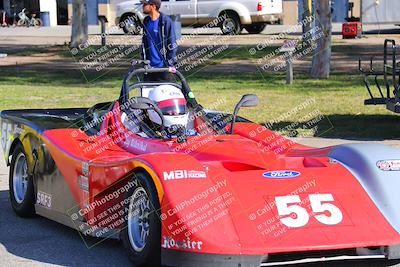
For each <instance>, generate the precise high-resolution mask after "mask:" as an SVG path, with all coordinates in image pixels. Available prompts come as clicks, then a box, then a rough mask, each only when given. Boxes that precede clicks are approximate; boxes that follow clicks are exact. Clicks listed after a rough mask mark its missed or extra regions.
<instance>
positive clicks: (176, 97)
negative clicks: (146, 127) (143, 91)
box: [149, 85, 189, 128]
mask: <svg viewBox="0 0 400 267" xmlns="http://www.w3.org/2000/svg"><path fill="white" fill-rule="evenodd" d="M149 99H151V100H153V101H154V102H155V103H156V104H157V106H158V107H159V108H160V110H161V112H162V113H163V115H164V126H165V127H166V128H168V127H170V126H172V125H181V126H184V127H186V125H187V123H188V119H189V113H188V111H187V107H186V99H185V97H184V95H183V94H182V92H181V90H180V89H179V88H177V87H175V86H172V85H160V86H157V87H156V88H154V89H153V90H151V91H150V93H149ZM149 118H150V120H151V121H152V122H154V123H156V124H158V125H161V118H160V116H159V115H158V114H157V113H156V112H155V111H154V110H149Z"/></svg>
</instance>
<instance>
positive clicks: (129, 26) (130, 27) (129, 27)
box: [125, 19, 139, 33]
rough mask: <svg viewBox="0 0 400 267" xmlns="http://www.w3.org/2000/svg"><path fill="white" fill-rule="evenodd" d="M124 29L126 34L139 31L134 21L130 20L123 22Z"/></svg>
mask: <svg viewBox="0 0 400 267" xmlns="http://www.w3.org/2000/svg"><path fill="white" fill-rule="evenodd" d="M125 29H126V31H127V32H130V33H136V32H138V31H139V28H138V26H137V25H136V23H135V21H133V20H132V19H127V20H125Z"/></svg>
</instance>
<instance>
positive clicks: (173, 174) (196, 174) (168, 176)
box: [164, 170, 207, 181]
mask: <svg viewBox="0 0 400 267" xmlns="http://www.w3.org/2000/svg"><path fill="white" fill-rule="evenodd" d="M204 178H207V174H206V173H205V172H204V171H194V170H191V171H188V170H175V171H170V172H164V181H168V180H180V179H204Z"/></svg>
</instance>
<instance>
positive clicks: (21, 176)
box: [9, 144, 35, 217]
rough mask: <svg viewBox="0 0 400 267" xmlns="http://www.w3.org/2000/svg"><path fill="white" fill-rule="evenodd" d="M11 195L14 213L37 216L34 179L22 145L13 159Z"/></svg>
mask: <svg viewBox="0 0 400 267" xmlns="http://www.w3.org/2000/svg"><path fill="white" fill-rule="evenodd" d="M9 195H10V201H11V206H12V208H13V210H14V212H15V213H16V214H17V215H18V216H21V217H30V216H32V215H34V214H35V193H34V188H33V177H32V176H30V175H29V174H28V160H27V157H26V153H25V151H24V148H23V147H22V144H18V145H17V146H16V147H15V149H14V152H13V154H12V158H11V165H10V178H9Z"/></svg>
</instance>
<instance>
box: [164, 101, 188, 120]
mask: <svg viewBox="0 0 400 267" xmlns="http://www.w3.org/2000/svg"><path fill="white" fill-rule="evenodd" d="M158 107H159V108H160V110H161V112H162V114H163V115H166V116H178V115H184V114H186V112H187V110H186V100H185V99H184V98H176V99H168V100H165V101H161V102H159V103H158Z"/></svg>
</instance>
